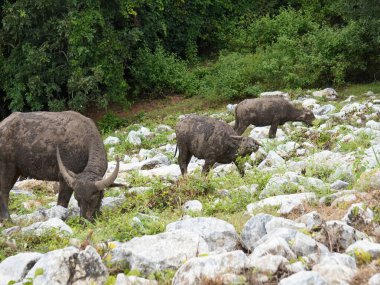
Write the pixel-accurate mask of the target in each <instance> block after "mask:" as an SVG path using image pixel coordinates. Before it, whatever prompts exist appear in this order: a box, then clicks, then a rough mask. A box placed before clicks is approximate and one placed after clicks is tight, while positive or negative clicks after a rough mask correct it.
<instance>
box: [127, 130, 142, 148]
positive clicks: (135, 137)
mask: <svg viewBox="0 0 380 285" xmlns="http://www.w3.org/2000/svg"><path fill="white" fill-rule="evenodd" d="M127 141H128V142H130V143H131V144H133V145H135V146H139V145H141V138H140V134H139V133H138V132H136V131H130V132H129V133H128V136H127Z"/></svg>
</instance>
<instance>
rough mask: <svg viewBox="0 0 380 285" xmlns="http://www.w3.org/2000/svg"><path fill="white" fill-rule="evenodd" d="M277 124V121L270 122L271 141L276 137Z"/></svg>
mask: <svg viewBox="0 0 380 285" xmlns="http://www.w3.org/2000/svg"><path fill="white" fill-rule="evenodd" d="M278 124H279V121H273V122H272V125H271V126H270V129H269V138H271V139H273V138H275V137H276V133H277V127H278Z"/></svg>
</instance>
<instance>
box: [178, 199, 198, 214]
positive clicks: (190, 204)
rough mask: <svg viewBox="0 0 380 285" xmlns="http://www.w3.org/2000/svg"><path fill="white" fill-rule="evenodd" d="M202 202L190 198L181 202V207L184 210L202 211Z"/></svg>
mask: <svg viewBox="0 0 380 285" xmlns="http://www.w3.org/2000/svg"><path fill="white" fill-rule="evenodd" d="M202 208H203V206H202V203H201V202H200V201H199V200H190V201H187V202H186V203H185V204H183V206H182V209H183V210H184V211H185V212H202Z"/></svg>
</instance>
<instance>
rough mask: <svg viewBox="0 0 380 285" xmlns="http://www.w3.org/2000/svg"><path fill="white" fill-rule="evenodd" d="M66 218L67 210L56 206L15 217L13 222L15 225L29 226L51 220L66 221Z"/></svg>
mask: <svg viewBox="0 0 380 285" xmlns="http://www.w3.org/2000/svg"><path fill="white" fill-rule="evenodd" d="M68 216H69V210H68V209H67V208H65V207H62V206H59V205H56V206H53V207H51V208H49V209H45V208H39V209H38V210H37V211H35V212H33V213H31V214H25V215H21V216H17V217H15V218H14V219H13V221H14V222H16V223H25V224H30V223H35V222H44V221H47V220H49V219H52V218H57V219H61V220H66V219H67V217H68Z"/></svg>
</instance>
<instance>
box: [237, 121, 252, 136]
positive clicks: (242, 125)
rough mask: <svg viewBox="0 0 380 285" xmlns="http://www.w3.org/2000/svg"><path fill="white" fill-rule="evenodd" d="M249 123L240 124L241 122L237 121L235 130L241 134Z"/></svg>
mask: <svg viewBox="0 0 380 285" xmlns="http://www.w3.org/2000/svg"><path fill="white" fill-rule="evenodd" d="M248 126H249V124H248V125H247V124H242V123H241V122H240V123H239V126H238V127H237V128H236V129H235V132H236V133H237V134H238V135H239V136H241V135H242V134H243V133H244V131H245V130H246V129H247V128H248Z"/></svg>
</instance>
